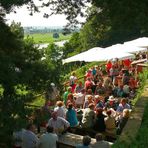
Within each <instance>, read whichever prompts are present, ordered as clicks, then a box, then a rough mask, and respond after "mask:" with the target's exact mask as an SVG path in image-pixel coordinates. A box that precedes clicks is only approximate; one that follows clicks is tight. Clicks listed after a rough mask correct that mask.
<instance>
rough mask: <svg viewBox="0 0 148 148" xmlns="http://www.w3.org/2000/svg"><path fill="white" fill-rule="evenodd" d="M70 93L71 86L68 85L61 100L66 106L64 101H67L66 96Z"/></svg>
mask: <svg viewBox="0 0 148 148" xmlns="http://www.w3.org/2000/svg"><path fill="white" fill-rule="evenodd" d="M70 93H72V88H71V87H68V88H67V91H65V92H64V95H63V102H64V104H65V106H66V103H67V98H68V94H70Z"/></svg>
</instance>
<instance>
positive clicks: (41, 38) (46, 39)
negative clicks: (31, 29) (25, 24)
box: [25, 33, 72, 44]
mask: <svg viewBox="0 0 148 148" xmlns="http://www.w3.org/2000/svg"><path fill="white" fill-rule="evenodd" d="M71 35H72V34H69V35H65V36H64V35H63V34H62V33H59V38H53V33H43V34H42V33H34V34H29V35H28V34H25V38H26V37H27V36H29V37H32V38H33V39H34V42H35V43H36V44H38V43H40V44H41V43H53V42H57V41H62V40H69V39H70V38H71Z"/></svg>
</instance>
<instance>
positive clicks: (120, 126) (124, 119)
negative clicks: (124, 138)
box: [117, 109, 130, 135]
mask: <svg viewBox="0 0 148 148" xmlns="http://www.w3.org/2000/svg"><path fill="white" fill-rule="evenodd" d="M129 114H130V112H129V109H124V110H123V115H122V117H121V118H120V119H119V121H118V127H117V134H118V135H120V134H121V132H122V129H123V128H124V126H125V125H126V123H127V121H128V118H129Z"/></svg>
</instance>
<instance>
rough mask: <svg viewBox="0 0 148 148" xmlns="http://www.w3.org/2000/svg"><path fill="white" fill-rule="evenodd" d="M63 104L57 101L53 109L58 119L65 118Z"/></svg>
mask: <svg viewBox="0 0 148 148" xmlns="http://www.w3.org/2000/svg"><path fill="white" fill-rule="evenodd" d="M63 105H64V104H63V102H62V101H57V103H56V106H57V107H55V108H54V111H55V112H57V116H58V117H62V118H65V117H66V111H65V108H64V107H63Z"/></svg>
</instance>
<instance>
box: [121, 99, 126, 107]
mask: <svg viewBox="0 0 148 148" xmlns="http://www.w3.org/2000/svg"><path fill="white" fill-rule="evenodd" d="M126 102H127V100H126V99H125V98H123V99H121V104H122V105H123V106H124V105H125V104H126Z"/></svg>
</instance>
